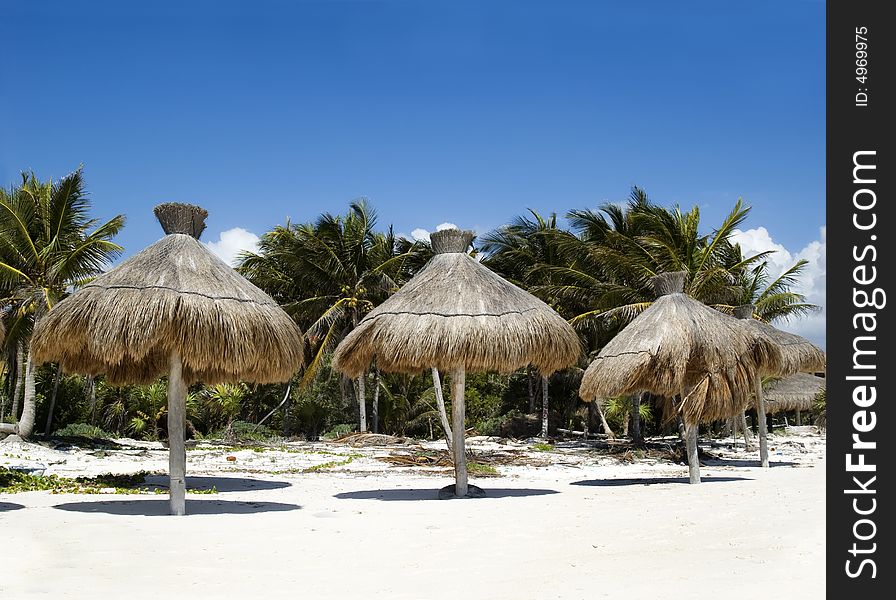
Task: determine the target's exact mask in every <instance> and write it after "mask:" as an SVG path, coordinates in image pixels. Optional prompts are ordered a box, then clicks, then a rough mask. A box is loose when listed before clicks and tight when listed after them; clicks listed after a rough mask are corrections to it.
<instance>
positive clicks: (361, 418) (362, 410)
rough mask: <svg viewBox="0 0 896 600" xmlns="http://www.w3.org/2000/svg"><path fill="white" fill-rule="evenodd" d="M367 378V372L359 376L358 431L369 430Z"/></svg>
mask: <svg viewBox="0 0 896 600" xmlns="http://www.w3.org/2000/svg"><path fill="white" fill-rule="evenodd" d="M366 378H367V373H363V374H361V376H360V377H358V379H357V382H358V384H357V385H358V431H361V432H362V433H363V432H365V431H367V391H366V389H365V387H366V386H365V382H364V380H365V379H366Z"/></svg>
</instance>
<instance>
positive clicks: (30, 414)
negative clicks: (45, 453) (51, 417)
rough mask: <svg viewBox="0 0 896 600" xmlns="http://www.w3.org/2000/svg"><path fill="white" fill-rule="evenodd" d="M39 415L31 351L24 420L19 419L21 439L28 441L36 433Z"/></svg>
mask: <svg viewBox="0 0 896 600" xmlns="http://www.w3.org/2000/svg"><path fill="white" fill-rule="evenodd" d="M36 414H37V394H36V393H35V389H34V361H33V360H32V359H31V350H30V348H29V350H28V358H26V359H25V393H24V396H23V398H22V418H21V419H19V425H18V427H17V433H18V434H19V436H20V437H22V438H25V439H28V438H29V437H31V434H32V433H34V419H35V416H36Z"/></svg>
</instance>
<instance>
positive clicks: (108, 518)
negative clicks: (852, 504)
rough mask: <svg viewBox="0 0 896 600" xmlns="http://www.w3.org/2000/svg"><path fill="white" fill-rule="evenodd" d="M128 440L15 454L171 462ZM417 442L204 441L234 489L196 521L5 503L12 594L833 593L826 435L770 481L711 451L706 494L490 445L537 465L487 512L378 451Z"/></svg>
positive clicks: (647, 464)
mask: <svg viewBox="0 0 896 600" xmlns="http://www.w3.org/2000/svg"><path fill="white" fill-rule="evenodd" d="M120 442H121V443H123V444H125V445H126V446H127V448H126V449H122V450H114V451H96V450H82V449H77V448H70V447H69V448H66V447H61V448H57V449H55V450H51V449H49V448H46V447H42V446H36V445H33V444H21V443H11V444H0V465H19V466H22V465H25V466H28V465H30V466H43V467H45V468H46V472H47V473H48V474H49V473H56V474H61V475H66V476H74V475H83V474H88V475H89V474H96V473H105V472H117V473H127V472H136V471H139V470H164V469H165V467H166V464H167V463H166V453H165V451H164V449H162V448H161V447H160V446H159V445H158V444H150V443H142V442H134V441H133V440H120ZM415 444H416V443H415ZM415 444H411V445H407V444H405V445H392V446H387V447H382V446H379V447H362V448H355V447H348V446H346V445H345V444H336V443H330V444H308V443H296V444H289V445H287V446H286V447H284V448H282V449H280V450H276V451H261V452H259V451H255V450H252V449H243V450H234V449H231V448H222V447H215V446H209V445H205V446H200V447H198V448H197V449H193V450H190V451H189V453H188V473H191V474H193V478H192V479H190V478H188V486H192V487H197V488H203V487H205V488H208V487H211V486H214V487H215V488H216V489H217V490H218V493H217V494H213V495H212V494H209V495H205V494H203V495H188V501H187V511H188V513H189V514H188V515H187V516H186V517H170V516H167V515H166V514H165V513H166V512H167V496H165V495H151V494H132V495H74V494H56V495H54V494H50V493H49V492H28V493H21V494H0V531H2V532H3V538H4V540H3V543H2V546H0V566H2V571H3V573H2V576H0V597H3V598H11V599H16V600H18V599H30V598H66V599H67V598H100V599H105V598H132V599H143V598H146V599H149V598H153V599H157V598H175V599H177V598H200V597H210V598H216V599H230V598H264V599H277V598H323V597H326V598H334V599H343V598H345V599H352V598H395V599H405V598H407V599H429V598H432V599H436V598H458V597H476V598H488V599H501V598H514V599H529V598H532V599H536V598H537V599H543V598H544V599H547V598H572V599H577V598H583V599H584V598H605V597H606V598H610V597H614V596H619V595H620V594H623V595H624V596H625V597H627V598H632V599H640V598H652V597H666V596H669V597H675V598H697V597H700V598H703V599H705V598H707V597H708V596H709V595H712V594H716V593H717V594H719V595H720V597H721V596H722V595H724V596H729V595H730V596H732V597H743V596H745V595H751V596H757V597H758V596H761V597H766V598H822V597H824V591H825V590H824V543H825V530H824V508H825V506H824V487H825V484H824V440H823V438H821V437H819V436H818V435H817V434H814V433H810V432H809V429H808V428H804V429H803V430H796V429H794V430H791V432H790V433H789V434H788V435H783V434H781V435H776V436H774V437H773V438H772V447H773V448H774V450H773V451H772V468H770V469H761V468H759V467H758V463H757V462H756V460H755V453H745V452H744V450H743V448H742V447H741V448H739V449H734V448H731V447H730V445H726V444H724V443H723V444H719V443H718V442H716V443H714V444H710V443H709V442H708V441H706V440H704V441H702V443H701V448H703V449H707V450H710V451H711V452H712V453H713V454H714V455H715V456H716V457H717V458H715V459H711V460H707V461H706V465H705V466H704V468H703V469H702V475H703V476H704V483H703V484H701V485H697V486H691V485H686V484H685V483H684V482H685V481H686V478H687V467H686V466H685V465H679V464H675V463H671V462H668V461H665V460H637V461H634V462H630V461H626V460H620V458H619V457H618V456H607V455H605V454H602V453H597V452H595V451H594V450H593V449H591V448H589V447H587V446H586V445H584V444H581V443H573V442H571V443H565V444H558V445H557V446H556V448H555V450H553V451H549V452H538V451H536V450H534V449H533V448H532V446H531V444H525V443H504V442H496V441H491V440H486V439H481V438H480V439H474V440H471V445H472V447H473V449H474V452H480V453H488V452H491V453H493V454H495V453H501V452H507V453H514V455H515V456H516V457H517V459H529V460H526V461H523V462H528V463H529V464H527V465H519V464H518V465H515V466H514V465H510V466H498V467H497V469H498V471H499V473H500V476H499V477H488V478H473V479H472V480H471V481H472V482H474V483H476V484H477V485H479V486H481V487H482V488H484V489H485V490H486V492H487V494H488V496H487V497H486V498H483V499H475V500H449V501H440V500H437V499H436V492H437V490H438V488H440V487H441V486H443V485H446V484H448V483H451V482H452V478H451V476H450V474H449V473H448V471H446V470H445V469H440V468H428V469H427V468H409V467H396V466H392V465H389V464H387V463H385V462H382V461H381V460H378V458H377V457H380V456H385V455H387V454H390V453H391V454H396V453H399V454H400V453H404V452H410V451H412V450H413V449H414V448H415V447H416V446H415ZM711 446H712V447H711ZM429 447H431V448H437V447H439V446H438V444H434V445H429ZM228 456H233V457H235V458H236V460H227V457H228ZM517 462H520V460H518V461H517ZM315 465H323V467H318V469H319V470H317V471H308V470H307V469H308V468H309V467H314V466H315ZM151 480H153V478H151ZM156 480H157V482H158V483H161V484H164V481H165V480H164V477H158V478H156Z"/></svg>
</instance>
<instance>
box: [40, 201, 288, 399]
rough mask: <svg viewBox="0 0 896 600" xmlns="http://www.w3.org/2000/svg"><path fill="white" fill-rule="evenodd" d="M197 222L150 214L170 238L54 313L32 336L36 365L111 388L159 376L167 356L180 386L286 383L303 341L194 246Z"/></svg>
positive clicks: (189, 216) (198, 214) (199, 217)
mask: <svg viewBox="0 0 896 600" xmlns="http://www.w3.org/2000/svg"><path fill="white" fill-rule="evenodd" d="M206 214H207V213H206V212H205V211H204V210H203V209H201V208H199V207H195V206H190V205H177V204H162V205H160V206H159V207H157V208H156V215H157V216H158V218H159V221H160V222H161V223H162V227H163V228H164V229H165V231H166V232H168V233H169V235H166V236H165V237H164V238H162V239H161V240H159V241H158V242H156V243H155V244H153V245H151V246H149V247H148V248H146V249H145V250H143V251H142V252H140V253H138V254H136V255H134V256H133V257H131V258H130V259H128V260H126V261H124V262H123V263H121V264H120V265H118V266H117V267H115V268H114V269H112V270H110V271H109V272H108V273H105V274H103V275H101V276H100V277H97V278H96V279H95V280H94V281H92V282H91V283H88V284H87V285H85V286H84V287H82V288H81V289H79V290H78V291H76V292H75V293H74V294H72V295H71V296H70V297H68V298H66V299H65V300H62V301H61V302H59V303H58V304H57V305H56V306H54V307H53V309H52V310H50V311H49V313H47V315H46V316H45V317H44V318H43V319H41V320H40V322H39V323H38V324H37V326H36V327H35V330H34V337H33V340H32V346H31V348H32V351H33V352H34V357H35V359H36V360H37V361H38V362H59V363H61V365H62V368H63V369H64V370H65V371H66V372H77V373H86V374H88V375H100V374H103V373H105V374H106V376H107V378H108V380H109V381H110V382H113V383H125V382H127V383H148V382H151V381H154V380H155V379H157V378H158V377H160V376H162V375H164V374H167V373H168V367H169V358H170V356H171V354H172V352H175V351H176V352H178V353H179V354H180V356H181V359H182V362H183V377H184V380H185V382H186V383H187V384H189V383H192V382H195V381H203V382H205V383H219V382H225V381H235V380H243V381H253V382H258V383H273V382H281V381H286V380H288V379H289V378H290V377H291V376H292V375H293V374H294V373H295V372H296V371H298V370H299V368H300V367H301V365H302V361H303V340H302V333H301V331H300V330H299V328H298V326H297V325H296V324H295V322H294V321H293V320H292V319H291V318H290V317H289V315H287V314H286V313H285V312H284V311H283V310H282V309H281V308H280V307H279V306H278V305H277V304H276V303H275V302H274V301H273V300H272V299H271V298H270V297H269V296H268V295H267V294H265V293H264V292H263V291H261V290H260V289H259V288H257V287H255V286H254V285H252V284H251V283H249V282H248V281H247V280H246V279H244V278H243V277H242V276H241V275H239V274H238V273H237V272H236V271H234V270H233V269H232V268H231V267H230V266H228V265H226V264H225V263H224V262H223V261H221V259H219V258H218V257H217V256H215V255H214V254H212V252H211V251H210V250H209V249H208V248H207V247H206V246H205V245H204V244H202V243H201V242H199V240H198V239H197V238H196V237H193V236H194V235H195V236H198V235H199V233H201V232H202V230H203V229H204V228H205V225H204V223H203V222H202V221H203V219H204V218H205V216H206Z"/></svg>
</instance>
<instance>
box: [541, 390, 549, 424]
mask: <svg viewBox="0 0 896 600" xmlns="http://www.w3.org/2000/svg"><path fill="white" fill-rule="evenodd" d="M541 437H543V438H546V437H548V378H547V376H545V375H542V377H541Z"/></svg>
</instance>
